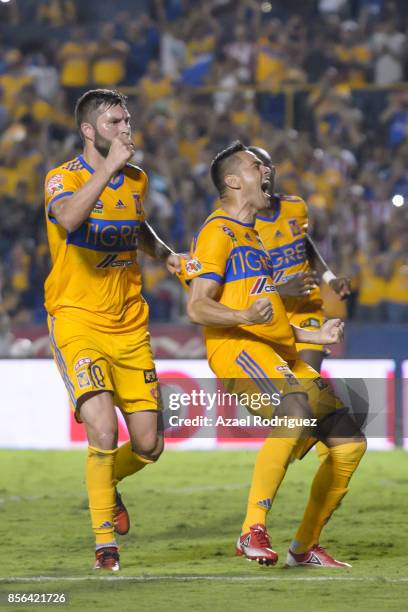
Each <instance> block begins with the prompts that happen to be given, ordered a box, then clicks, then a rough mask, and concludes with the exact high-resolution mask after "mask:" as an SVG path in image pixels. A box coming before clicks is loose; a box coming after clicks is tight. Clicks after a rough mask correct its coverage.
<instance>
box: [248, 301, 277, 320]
mask: <svg viewBox="0 0 408 612" xmlns="http://www.w3.org/2000/svg"><path fill="white" fill-rule="evenodd" d="M242 314H243V317H244V320H245V322H246V323H249V324H250V325H253V324H255V323H269V321H272V317H273V308H272V304H271V301H270V300H269V299H268V298H258V299H257V300H255V302H254V303H253V304H252V305H251V306H250V308H247V309H246V310H243V311H242Z"/></svg>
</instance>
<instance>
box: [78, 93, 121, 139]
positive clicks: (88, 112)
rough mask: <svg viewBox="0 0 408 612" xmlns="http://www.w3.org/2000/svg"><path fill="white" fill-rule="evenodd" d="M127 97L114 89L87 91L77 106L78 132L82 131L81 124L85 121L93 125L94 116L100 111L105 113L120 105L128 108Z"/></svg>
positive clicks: (79, 99)
mask: <svg viewBox="0 0 408 612" xmlns="http://www.w3.org/2000/svg"><path fill="white" fill-rule="evenodd" d="M126 100H127V97H126V96H124V95H123V94H121V93H120V92H119V91H116V90H114V89H90V90H89V91H86V92H85V93H84V94H82V96H81V97H80V98H78V100H77V102H76V104H75V121H76V124H77V127H78V130H79V131H81V124H82V123H83V122H84V121H89V122H90V123H92V122H93V121H94V116H93V115H95V114H96V113H97V111H98V110H99V109H102V108H103V112H105V111H106V110H107V109H108V108H110V107H111V106H116V105H117V104H120V105H121V106H123V107H125V106H126Z"/></svg>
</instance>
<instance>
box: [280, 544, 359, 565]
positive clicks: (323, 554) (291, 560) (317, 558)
mask: <svg viewBox="0 0 408 612" xmlns="http://www.w3.org/2000/svg"><path fill="white" fill-rule="evenodd" d="M285 567H333V568H343V569H344V568H346V567H351V565H350V563H344V562H343V561H336V559H333V557H332V556H331V555H329V553H328V552H327V550H325V549H324V548H323V547H322V546H319V544H315V545H314V546H312V548H309V550H307V551H306V552H304V553H300V554H296V553H294V552H292V551H291V550H290V548H289V551H288V556H287V558H286V565H285Z"/></svg>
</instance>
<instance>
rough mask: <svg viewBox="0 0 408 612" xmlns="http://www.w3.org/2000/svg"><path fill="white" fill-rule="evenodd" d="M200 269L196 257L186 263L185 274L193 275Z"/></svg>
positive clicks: (199, 263) (200, 266)
mask: <svg viewBox="0 0 408 612" xmlns="http://www.w3.org/2000/svg"><path fill="white" fill-rule="evenodd" d="M202 267H203V265H202V263H201V261H200V260H199V259H197V257H194V258H193V259H190V260H189V261H188V262H187V263H186V272H187V274H194V273H195V272H199V271H200V270H201V269H202Z"/></svg>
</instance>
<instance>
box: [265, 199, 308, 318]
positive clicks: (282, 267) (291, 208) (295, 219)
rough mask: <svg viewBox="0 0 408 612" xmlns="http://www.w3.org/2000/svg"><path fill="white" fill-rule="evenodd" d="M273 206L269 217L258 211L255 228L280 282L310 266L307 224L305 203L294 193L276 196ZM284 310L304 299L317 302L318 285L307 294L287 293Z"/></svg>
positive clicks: (275, 279)
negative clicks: (291, 294) (294, 295)
mask: <svg viewBox="0 0 408 612" xmlns="http://www.w3.org/2000/svg"><path fill="white" fill-rule="evenodd" d="M276 197H277V198H278V200H277V209H276V213H275V215H274V216H273V217H264V216H262V215H258V216H257V218H256V224H255V229H256V230H257V231H258V232H259V235H260V237H261V240H262V242H263V244H264V245H265V248H266V249H267V251H268V253H269V255H270V257H271V259H272V264H273V280H274V283H275V284H276V285H281V284H282V283H285V282H287V281H288V280H290V279H291V278H295V277H296V276H297V275H298V274H299V273H300V272H307V271H308V270H310V264H309V260H308V258H307V254H306V232H307V226H308V217H307V207H306V203H305V202H304V200H302V198H299V197H297V196H288V195H279V196H276ZM283 301H284V304H285V308H286V310H287V311H288V313H289V314H290V313H292V312H295V311H296V310H298V309H299V308H300V307H302V310H303V309H304V308H303V307H304V306H305V304H306V303H311V302H313V303H316V302H320V289H319V288H318V287H317V288H316V289H314V290H313V291H312V292H311V294H310V295H309V296H308V297H307V298H297V297H290V298H285V299H284V300H283Z"/></svg>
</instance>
